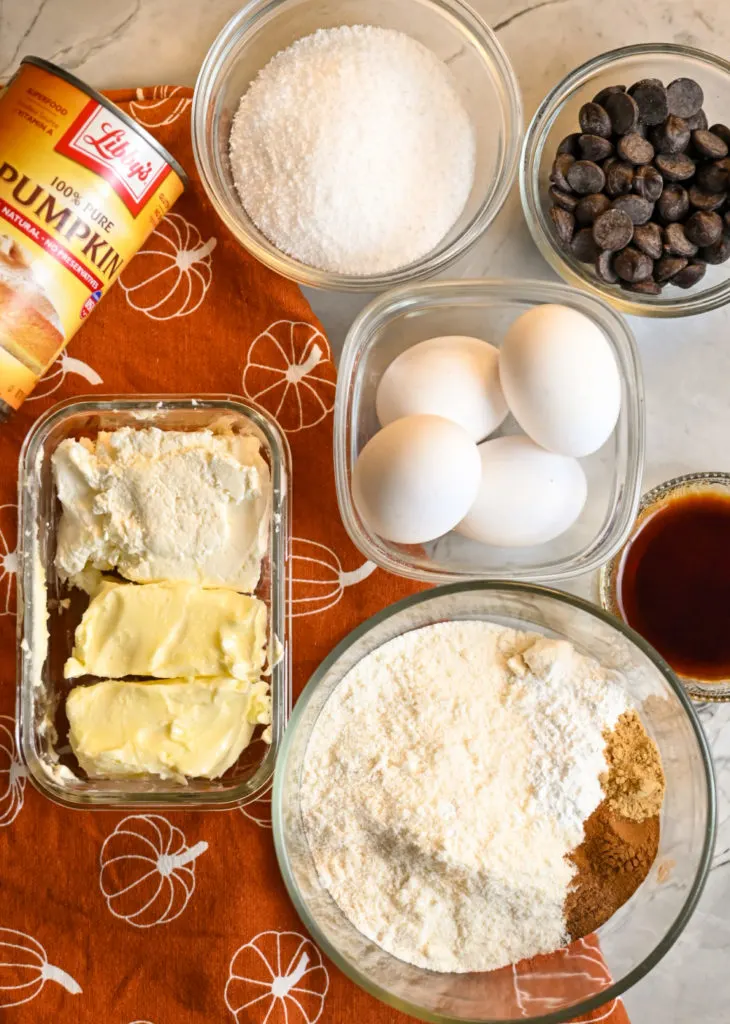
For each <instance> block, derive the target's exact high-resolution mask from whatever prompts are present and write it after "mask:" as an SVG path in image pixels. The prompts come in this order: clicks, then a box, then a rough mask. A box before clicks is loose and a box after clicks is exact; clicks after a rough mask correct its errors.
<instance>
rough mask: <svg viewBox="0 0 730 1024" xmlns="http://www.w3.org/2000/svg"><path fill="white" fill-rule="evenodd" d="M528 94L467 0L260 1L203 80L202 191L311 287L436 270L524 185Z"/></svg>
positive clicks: (195, 117)
mask: <svg viewBox="0 0 730 1024" xmlns="http://www.w3.org/2000/svg"><path fill="white" fill-rule="evenodd" d="M521 135H522V110H521V101H520V94H519V88H518V85H517V81H516V78H515V75H514V72H513V70H512V67H511V65H510V63H509V61H508V59H507V57H506V55H505V53H504V51H503V50H502V48H501V46H500V45H499V43H498V41H497V39H496V37H495V36H494V34H493V32H492V31H491V29H490V28H489V27H488V26H487V25H486V24H485V22H483V21H482V19H481V18H480V17H479V16H478V15H477V14H476V12H475V11H473V10H472V9H471V8H470V7H468V6H467V5H466V4H464V3H463V2H462V0H391V2H390V3H387V4H383V3H380V2H378V0H341V2H340V3H338V4H336V5H334V4H333V5H324V4H322V3H321V2H319V0H252V2H250V3H247V4H246V5H245V6H244V7H243V8H242V9H241V11H239V12H238V14H236V15H235V16H234V17H233V18H232V19H231V21H229V23H228V24H227V25H226V26H225V27H224V28H223V30H222V31H221V33H220V35H219V36H218V38H217V39H216V40H215V42H214V43H213V46H212V47H211V49H210V51H209V52H208V55H207V57H206V59H205V61H204V63H203V66H202V68H201V71H200V75H199V77H198V81H197V84H196V88H195V96H194V99H193V110H192V136H193V149H194V153H195V160H196V164H197V167H198V171H199V173H200V178H201V181H202V183H203V186H204V188H205V190H206V192H207V194H208V196H209V198H210V200H211V202H212V203H213V206H214V207H215V209H216V210H217V212H218V214H219V215H220V217H221V218H222V220H223V221H224V223H225V224H226V226H227V227H228V228H229V229H230V231H231V232H232V233H233V235H234V236H235V237H236V238H237V239H238V241H239V242H240V243H241V245H243V246H244V247H245V248H246V249H248V251H249V252H251V253H252V254H253V255H254V256H255V257H256V258H257V259H259V260H260V261H261V262H262V263H265V264H266V265H268V266H270V267H271V268H272V269H273V270H275V271H277V272H278V273H280V274H282V275H283V276H284V277H288V278H290V279H292V280H294V281H297V282H299V283H300V284H305V285H309V286H311V287H317V288H326V289H334V290H345V291H365V292H375V291H382V290H384V289H386V288H390V287H392V286H394V285H397V284H404V283H407V282H410V281H414V280H418V279H421V278H427V277H431V276H434V275H436V274H438V273H440V272H442V271H443V270H445V269H446V268H447V267H449V266H451V265H452V264H453V263H454V262H455V261H456V260H458V259H459V258H460V257H461V256H462V255H463V254H464V253H465V252H466V251H467V250H468V249H469V248H470V247H471V246H472V245H473V244H474V243H475V242H476V241H477V240H478V239H479V238H480V237H481V236H482V234H483V233H484V232H485V231H486V230H487V228H488V227H489V225H490V224H491V223H492V221H493V220H494V218H495V217H496V215H497V213H498V212H499V210H500V208H501V207H502V204H503V203H504V201H505V199H506V197H507V194H508V192H509V189H510V187H511V185H512V183H513V181H514V178H515V174H516V168H517V160H518V155H519V148H520V141H521Z"/></svg>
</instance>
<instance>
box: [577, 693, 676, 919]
mask: <svg viewBox="0 0 730 1024" xmlns="http://www.w3.org/2000/svg"><path fill="white" fill-rule="evenodd" d="M606 761H607V762H608V765H609V770H608V773H607V774H606V775H605V777H604V778H603V779H602V780H601V781H602V783H603V788H604V792H605V794H606V797H605V799H604V801H603V803H602V804H601V805H600V806H599V807H598V808H597V809H596V810H595V811H594V813H593V814H592V815H591V817H590V818H589V819H588V821H587V822H586V824H585V839H584V840H583V842H582V843H581V845H580V846H579V847H578V849H577V850H575V851H574V853H573V854H572V855H571V860H572V861H573V863H574V864H575V866H576V868H577V869H578V870H577V874H576V877H575V880H574V884H573V889H572V891H571V893H570V895H569V896H568V899H567V902H566V907H565V914H566V919H567V923H568V931H569V932H570V936H571V938H572V939H578V938H581V937H582V936H584V935H588V934H590V933H591V932H593V931H595V930H596V928H598V927H600V925H602V924H603V923H604V922H605V921H607V920H608V918H609V917H611V915H612V914H615V913H616V911H617V910H618V909H619V907H621V906H623V904H624V903H626V901H627V900H628V899H630V897H631V896H633V894H634V892H636V890H637V889H638V888H639V886H640V885H641V883H642V882H643V881H644V879H645V878H646V876H647V875H648V873H649V869H650V868H651V866H652V864H653V862H654V859H655V857H656V854H657V849H658V847H659V811H660V809H661V805H662V800H663V798H664V786H665V781H664V773H663V771H662V765H661V759H660V757H659V751H658V750H657V747H656V744H655V743H654V742H653V740H651V739H650V737H649V736H648V735H647V733H646V730H645V729H644V726H643V725H642V723H641V719H640V718H639V716H638V714H637V713H636V712H635V711H630V712H627V713H626V714H624V715H622V716H621V718H620V719H619V721H618V724H617V726H616V728H615V729H614V730H613V731H612V732H611V733H609V734H608V735H607V737H606Z"/></svg>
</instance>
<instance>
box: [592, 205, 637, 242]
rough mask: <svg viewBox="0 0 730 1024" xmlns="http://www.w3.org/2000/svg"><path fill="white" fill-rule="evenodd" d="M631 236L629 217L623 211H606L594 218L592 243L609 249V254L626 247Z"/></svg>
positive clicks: (631, 226)
mask: <svg viewBox="0 0 730 1024" xmlns="http://www.w3.org/2000/svg"><path fill="white" fill-rule="evenodd" d="M637 198H638V197H637ZM633 234H634V225H633V224H632V222H631V217H629V215H628V213H626V212H625V211H623V210H606V212H605V213H602V214H601V215H600V217H597V218H596V221H595V223H594V225H593V240H594V242H595V243H596V245H597V246H599V247H600V248H601V249H609V250H610V251H611V252H616V251H617V250H618V249H623V247H624V246H625V245H628V244H629V242H630V241H631V239H632V237H633Z"/></svg>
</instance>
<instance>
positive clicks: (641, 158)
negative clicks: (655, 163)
mask: <svg viewBox="0 0 730 1024" xmlns="http://www.w3.org/2000/svg"><path fill="white" fill-rule="evenodd" d="M616 151H617V152H618V155H619V156H620V157H621V159H622V160H626V161H627V162H628V163H630V164H649V163H651V161H652V160H653V159H654V147H653V146H652V144H651V143H650V142H649V141H648V139H644V138H642V136H641V135H639V133H638V132H629V133H628V135H622V136H621V138H620V139H619V141H618V145H617V146H616Z"/></svg>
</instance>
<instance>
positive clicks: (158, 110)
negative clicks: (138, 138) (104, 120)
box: [129, 85, 193, 128]
mask: <svg viewBox="0 0 730 1024" xmlns="http://www.w3.org/2000/svg"><path fill="white" fill-rule="evenodd" d="M172 99H174V100H175V102H174V103H173V104H172V105H171V106H170V109H169V110H166V108H167V107H168V106H169V103H168V101H169V100H172ZM192 102H193V100H192V97H191V96H186V95H185V89H184V88H183V86H182V85H155V86H153V87H152V88H151V89H137V98H136V99H134V100H132V102H131V103H130V104H129V112H130V114H131V115H132V117H133V118H134V119H135V121H137V123H138V124H141V125H144V127H145V128H162V127H163V125H166V124H173V122H174V121H177V119H178V117H182V115H183V114H184V113H185V111H186V110H187V109H188V107H189V106H190V104H191V103H192Z"/></svg>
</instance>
